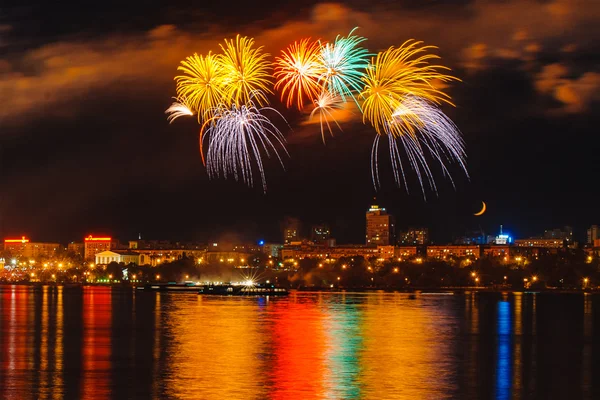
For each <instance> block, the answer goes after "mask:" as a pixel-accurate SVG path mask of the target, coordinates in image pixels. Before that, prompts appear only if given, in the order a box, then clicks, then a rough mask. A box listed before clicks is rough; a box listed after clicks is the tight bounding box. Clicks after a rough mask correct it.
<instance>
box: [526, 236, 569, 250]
mask: <svg viewBox="0 0 600 400" xmlns="http://www.w3.org/2000/svg"><path fill="white" fill-rule="evenodd" d="M515 245H516V246H517V247H544V248H553V249H560V248H563V247H564V245H565V240H564V239H546V238H529V239H517V240H515Z"/></svg>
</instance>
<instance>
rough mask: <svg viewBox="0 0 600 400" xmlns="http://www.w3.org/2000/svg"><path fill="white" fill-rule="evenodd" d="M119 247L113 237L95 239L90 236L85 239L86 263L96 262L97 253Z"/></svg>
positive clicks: (84, 252)
mask: <svg viewBox="0 0 600 400" xmlns="http://www.w3.org/2000/svg"><path fill="white" fill-rule="evenodd" d="M116 247H117V243H116V242H115V241H113V240H112V238H111V237H93V236H92V235H89V236H88V237H86V238H85V239H83V254H84V257H83V258H84V259H85V260H86V261H94V257H95V255H96V254H97V253H100V252H102V251H107V250H111V249H114V248H116Z"/></svg>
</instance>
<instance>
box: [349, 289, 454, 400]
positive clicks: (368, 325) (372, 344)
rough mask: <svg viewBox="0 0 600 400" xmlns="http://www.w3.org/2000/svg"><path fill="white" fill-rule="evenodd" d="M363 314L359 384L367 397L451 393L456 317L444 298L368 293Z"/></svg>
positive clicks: (442, 395) (430, 396) (424, 396)
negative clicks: (370, 294) (412, 298)
mask: <svg viewBox="0 0 600 400" xmlns="http://www.w3.org/2000/svg"><path fill="white" fill-rule="evenodd" d="M368 299H369V300H368V302H367V304H366V305H365V307H364V312H363V318H362V321H363V323H362V334H363V337H364V341H363V349H362V351H361V355H360V358H359V360H360V361H359V362H360V364H361V374H360V380H361V387H362V388H363V389H362V393H363V395H364V397H365V398H373V399H391V398H402V399H404V398H405V399H443V398H448V397H450V396H451V391H452V390H454V389H455V386H454V385H453V384H452V380H453V379H452V376H453V373H454V370H453V368H452V367H451V365H452V364H451V360H452V351H453V350H452V339H453V338H454V333H453V327H454V326H455V324H454V321H453V320H454V316H453V315H452V313H451V312H449V310H448V309H447V307H449V306H450V305H451V304H452V303H451V302H449V301H448V300H446V299H436V298H425V296H421V297H417V299H415V300H410V299H408V298H407V296H406V295H401V294H398V295H396V296H390V295H380V296H377V297H369V298H368Z"/></svg>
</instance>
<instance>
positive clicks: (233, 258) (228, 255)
mask: <svg viewBox="0 0 600 400" xmlns="http://www.w3.org/2000/svg"><path fill="white" fill-rule="evenodd" d="M251 257H252V254H251V253H244V252H239V251H207V252H206V256H205V258H204V260H206V262H207V263H209V264H216V263H225V264H231V265H233V266H242V265H247V264H248V262H249V261H250V259H251Z"/></svg>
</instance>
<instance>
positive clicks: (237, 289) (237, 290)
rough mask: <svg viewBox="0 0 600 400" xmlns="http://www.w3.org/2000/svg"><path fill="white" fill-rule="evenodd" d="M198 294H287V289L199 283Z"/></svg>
mask: <svg viewBox="0 0 600 400" xmlns="http://www.w3.org/2000/svg"><path fill="white" fill-rule="evenodd" d="M198 294H212V295H220V296H287V295H288V294H289V292H288V290H287V289H284V288H280V287H274V286H258V285H257V286H239V285H200V286H198Z"/></svg>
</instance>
